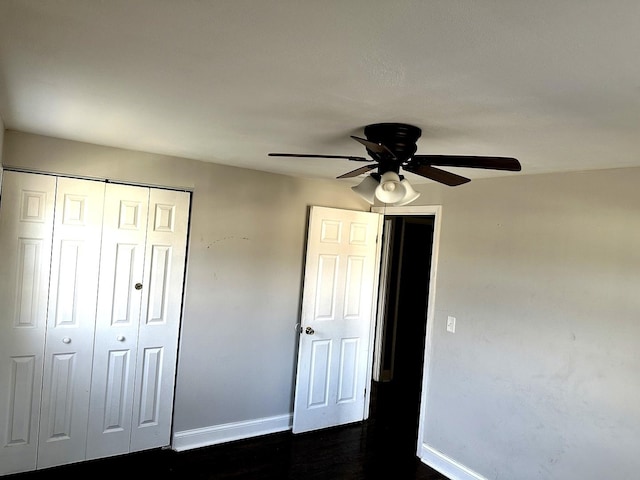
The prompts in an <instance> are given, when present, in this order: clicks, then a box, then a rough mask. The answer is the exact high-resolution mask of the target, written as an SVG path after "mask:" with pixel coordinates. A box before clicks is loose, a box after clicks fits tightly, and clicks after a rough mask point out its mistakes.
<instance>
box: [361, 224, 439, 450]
mask: <svg viewBox="0 0 640 480" xmlns="http://www.w3.org/2000/svg"><path fill="white" fill-rule="evenodd" d="M434 224H435V219H434V217H433V216H415V215H409V216H402V215H397V216H389V215H387V216H386V217H385V228H384V233H383V245H384V247H383V252H382V254H383V259H382V268H381V278H380V299H379V307H378V308H379V315H378V323H379V326H378V329H377V335H378V336H379V338H378V339H377V341H376V348H377V349H378V351H377V352H376V354H375V355H376V360H377V361H376V362H375V366H374V375H373V381H372V385H371V388H372V390H371V393H372V395H371V411H370V418H372V419H374V421H378V422H384V423H385V424H387V425H389V428H391V429H392V430H393V432H394V433H395V436H396V437H397V438H398V439H401V440H402V441H407V442H410V443H411V444H412V446H415V441H416V438H418V428H419V427H418V424H419V421H418V420H419V412H420V399H421V398H420V397H421V390H422V381H423V365H424V354H425V338H426V331H427V318H428V299H429V287H430V282H431V271H432V268H431V266H432V265H431V263H432V252H433V239H434Z"/></svg>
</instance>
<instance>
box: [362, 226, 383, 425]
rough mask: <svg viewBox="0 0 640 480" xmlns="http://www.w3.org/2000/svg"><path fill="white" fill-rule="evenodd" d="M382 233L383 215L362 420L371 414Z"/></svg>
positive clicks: (377, 247) (379, 233)
mask: <svg viewBox="0 0 640 480" xmlns="http://www.w3.org/2000/svg"><path fill="white" fill-rule="evenodd" d="M383 231H384V215H378V232H377V233H376V235H377V237H376V253H375V255H376V257H375V258H376V260H375V262H376V264H375V267H374V268H375V273H374V279H375V280H374V285H373V298H375V299H376V300H375V301H374V303H373V309H372V310H371V328H369V353H368V355H367V377H366V379H365V385H366V391H365V394H364V405H363V408H364V411H363V412H362V418H363V420H367V419H368V418H369V414H370V413H371V408H370V406H371V379H372V378H373V362H374V359H373V355H372V352H374V351H375V350H374V343H375V337H376V335H375V334H376V324H377V318H378V306H379V304H378V295H379V293H378V292H379V288H380V267H381V262H380V259H381V258H382V236H383V235H382V232H383Z"/></svg>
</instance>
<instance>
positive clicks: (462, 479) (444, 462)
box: [420, 443, 487, 480]
mask: <svg viewBox="0 0 640 480" xmlns="http://www.w3.org/2000/svg"><path fill="white" fill-rule="evenodd" d="M420 460H422V461H423V462H424V463H426V464H427V465H429V466H430V467H431V468H433V469H434V470H437V471H438V472H440V473H441V474H443V475H444V476H446V477H448V478H450V479H451V480H487V479H486V478H485V477H483V476H482V475H480V474H478V473H476V472H474V471H473V470H470V469H468V468H467V467H465V466H464V465H462V464H460V463H458V462H456V461H455V460H453V459H452V458H449V457H447V456H446V455H445V454H443V453H441V452H439V451H437V450H436V449H435V448H432V447H430V446H429V445H427V444H426V443H423V444H422V448H421V449H420Z"/></svg>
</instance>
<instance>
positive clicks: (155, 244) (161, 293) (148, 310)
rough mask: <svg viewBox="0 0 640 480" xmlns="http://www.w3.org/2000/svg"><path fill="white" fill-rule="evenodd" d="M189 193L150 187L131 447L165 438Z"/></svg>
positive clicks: (160, 443)
mask: <svg viewBox="0 0 640 480" xmlns="http://www.w3.org/2000/svg"><path fill="white" fill-rule="evenodd" d="M189 203H190V196H189V194H188V193H186V192H176V191H170V190H161V189H151V191H150V197H149V221H148V229H147V247H146V254H145V257H146V260H145V272H144V282H143V288H142V293H143V302H142V311H141V319H140V330H139V337H138V354H137V359H136V381H135V392H134V408H133V430H132V433H131V451H138V450H144V449H149V448H154V447H161V446H165V445H168V444H169V443H170V435H171V418H172V409H173V390H174V385H175V372H176V360H177V346H178V331H179V327H180V315H181V307H182V291H183V290H182V289H183V282H184V267H185V256H186V247H187V244H186V242H187V228H188V220H189Z"/></svg>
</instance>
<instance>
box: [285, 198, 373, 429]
mask: <svg viewBox="0 0 640 480" xmlns="http://www.w3.org/2000/svg"><path fill="white" fill-rule="evenodd" d="M380 218H381V216H380V215H379V214H377V213H369V212H356V211H350V210H340V209H333V208H325V207H312V208H311V214H310V219H309V233H308V239H307V253H306V265H305V275H304V291H303V298H302V319H301V335H300V343H299V351H298V368H297V378H296V389H295V401H294V413H293V432H294V433H301V432H306V431H310V430H317V429H320V428H326V427H331V426H335V425H341V424H345V423H352V422H357V421H360V420H363V419H364V416H365V407H366V404H365V403H366V402H365V398H366V395H365V389H366V387H367V383H368V381H369V378H370V372H369V371H368V365H369V355H370V348H369V345H370V340H371V338H370V333H371V327H372V323H373V314H374V312H375V308H374V307H375V298H376V296H375V289H376V285H377V282H376V278H375V275H376V265H377V245H376V240H377V235H378V230H379V222H380Z"/></svg>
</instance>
